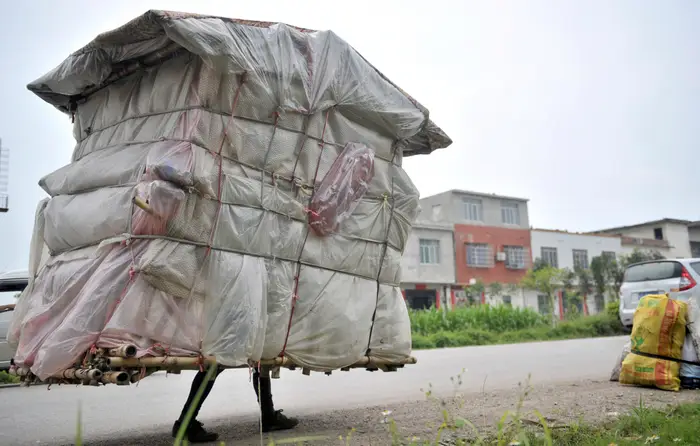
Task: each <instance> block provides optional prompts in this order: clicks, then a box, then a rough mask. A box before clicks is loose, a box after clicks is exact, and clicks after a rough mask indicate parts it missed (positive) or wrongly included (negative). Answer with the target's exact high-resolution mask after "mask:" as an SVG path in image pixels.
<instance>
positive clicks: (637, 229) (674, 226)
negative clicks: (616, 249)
mask: <svg viewBox="0 0 700 446" xmlns="http://www.w3.org/2000/svg"><path fill="white" fill-rule="evenodd" d="M696 225H698V226H696ZM696 227H697V228H698V229H700V222H691V221H688V220H678V219H675V218H664V219H662V220H654V221H649V222H645V223H639V224H635V225H629V226H619V227H616V228H609V229H603V230H600V231H595V233H597V234H608V235H619V236H621V240H622V249H623V252H624V253H625V254H628V253H631V252H632V251H634V249H641V250H655V251H658V252H660V253H661V254H663V255H664V256H665V257H668V258H689V257H692V251H691V234H693V237H694V238H695V239H696V241H698V242H700V233H698V231H697V230H696ZM696 248H700V245H697V246H696Z"/></svg>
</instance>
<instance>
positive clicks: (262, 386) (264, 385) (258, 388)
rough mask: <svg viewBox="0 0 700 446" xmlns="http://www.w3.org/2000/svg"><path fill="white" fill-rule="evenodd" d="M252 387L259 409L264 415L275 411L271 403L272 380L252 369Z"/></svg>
mask: <svg viewBox="0 0 700 446" xmlns="http://www.w3.org/2000/svg"><path fill="white" fill-rule="evenodd" d="M253 388H254V389H255V395H256V396H257V397H258V403H260V410H261V411H262V413H263V414H264V415H270V414H272V413H274V412H275V405H274V404H273V403H272V380H271V379H270V377H269V376H260V372H258V371H257V370H253Z"/></svg>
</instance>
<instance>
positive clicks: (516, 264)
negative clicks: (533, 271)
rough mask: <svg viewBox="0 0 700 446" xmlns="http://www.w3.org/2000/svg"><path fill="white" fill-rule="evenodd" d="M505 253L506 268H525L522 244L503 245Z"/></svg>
mask: <svg viewBox="0 0 700 446" xmlns="http://www.w3.org/2000/svg"><path fill="white" fill-rule="evenodd" d="M503 250H504V251H505V253H506V268H508V269H525V248H523V247H522V246H504V247H503Z"/></svg>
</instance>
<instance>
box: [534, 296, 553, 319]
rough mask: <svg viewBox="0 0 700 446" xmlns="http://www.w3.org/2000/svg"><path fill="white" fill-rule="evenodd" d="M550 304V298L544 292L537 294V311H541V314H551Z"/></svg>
mask: <svg viewBox="0 0 700 446" xmlns="http://www.w3.org/2000/svg"><path fill="white" fill-rule="evenodd" d="M549 306H550V302H549V298H548V297H547V296H545V295H544V294H539V295H538V296H537V311H539V312H540V314H551V313H552V309H551V308H549Z"/></svg>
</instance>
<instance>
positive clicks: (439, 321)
mask: <svg viewBox="0 0 700 446" xmlns="http://www.w3.org/2000/svg"><path fill="white" fill-rule="evenodd" d="M409 316H410V317H411V327H412V330H413V333H417V334H422V335H431V334H433V333H439V332H441V331H448V332H463V331H467V330H483V331H487V332H503V331H513V330H523V329H526V328H532V327H538V326H543V325H547V324H549V321H548V318H547V317H545V316H542V315H541V314H539V313H537V312H536V311H534V310H532V309H529V308H525V309H523V308H512V307H508V306H504V305H499V306H490V305H479V306H475V307H458V308H455V309H454V310H451V311H444V312H443V311H442V310H438V309H435V308H432V309H430V310H410V311H409Z"/></svg>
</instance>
